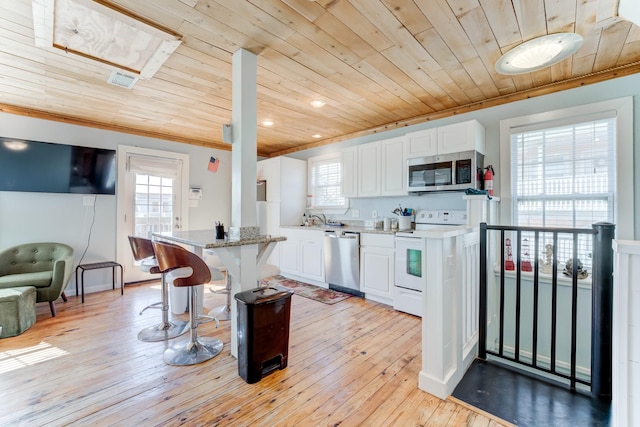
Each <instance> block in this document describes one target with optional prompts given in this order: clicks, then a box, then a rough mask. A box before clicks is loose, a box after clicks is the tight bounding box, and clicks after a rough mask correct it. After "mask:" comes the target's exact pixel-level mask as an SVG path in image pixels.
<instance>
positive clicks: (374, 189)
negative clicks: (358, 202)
mask: <svg viewBox="0 0 640 427" xmlns="http://www.w3.org/2000/svg"><path fill="white" fill-rule="evenodd" d="M380 176H381V173H380V143H379V142H372V143H369V144H363V145H359V146H358V197H376V196H379V195H380Z"/></svg>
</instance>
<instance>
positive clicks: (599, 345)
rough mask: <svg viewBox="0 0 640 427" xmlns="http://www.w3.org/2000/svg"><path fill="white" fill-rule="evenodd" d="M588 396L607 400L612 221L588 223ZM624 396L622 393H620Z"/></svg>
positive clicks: (609, 397) (610, 329) (608, 389)
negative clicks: (590, 248)
mask: <svg viewBox="0 0 640 427" xmlns="http://www.w3.org/2000/svg"><path fill="white" fill-rule="evenodd" d="M592 227H593V229H594V230H595V231H596V233H595V234H594V236H593V273H592V285H591V286H592V294H591V295H592V296H591V303H592V310H593V311H592V315H591V396H592V397H597V398H599V399H602V400H608V401H611V377H612V356H611V345H612V335H613V326H612V321H613V247H612V244H613V239H614V237H615V228H616V226H615V225H614V224H611V223H608V222H599V223H597V224H593V225H592ZM623 398H624V396H623Z"/></svg>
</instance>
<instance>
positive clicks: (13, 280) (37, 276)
mask: <svg viewBox="0 0 640 427" xmlns="http://www.w3.org/2000/svg"><path fill="white" fill-rule="evenodd" d="M52 276H53V271H40V272H37V273H22V274H8V275H6V276H0V289H6V288H16V287H19V286H33V287H35V288H48V287H49V286H51V278H52Z"/></svg>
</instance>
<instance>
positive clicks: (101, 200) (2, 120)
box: [0, 113, 231, 294]
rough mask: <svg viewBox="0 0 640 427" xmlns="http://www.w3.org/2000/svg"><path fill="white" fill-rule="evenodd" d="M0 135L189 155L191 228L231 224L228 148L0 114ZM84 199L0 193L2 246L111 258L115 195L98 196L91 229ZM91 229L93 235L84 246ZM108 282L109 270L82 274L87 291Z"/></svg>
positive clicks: (89, 210)
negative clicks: (58, 245)
mask: <svg viewBox="0 0 640 427" xmlns="http://www.w3.org/2000/svg"><path fill="white" fill-rule="evenodd" d="M0 133H1V136H3V137H9V138H21V139H30V140H35V141H44V142H53V143H61V144H70V145H80V146H88V147H99V148H107V149H114V150H115V149H117V147H118V145H120V144H123V145H131V146H138V147H144V148H154V149H159V150H166V151H173V152H178V153H185V154H188V155H189V158H190V160H189V162H190V172H189V185H193V186H199V187H201V188H202V193H203V197H202V200H199V201H198V202H197V204H198V206H194V207H191V208H190V209H189V227H190V228H193V229H197V228H210V227H213V224H214V221H216V220H221V221H223V222H224V223H225V224H230V223H231V152H230V151H223V150H217V149H207V148H203V147H197V146H193V145H187V144H180V143H176V142H171V141H165V140H161V139H155V138H145V137H141V136H135V135H129V134H124V133H119V132H112V131H105V130H100V129H94V128H87V127H82V126H75V125H69V124H65V123H59V122H51V121H47V120H40V119H32V118H28V117H24V116H17V115H12V114H4V113H0ZM211 156H215V157H217V158H220V166H219V168H218V171H217V172H216V173H213V172H210V171H208V170H207V164H208V162H209V158H210V157H211ZM84 197H86V195H80V194H51V193H22V192H10V191H5V192H2V191H0V248H6V247H9V246H13V245H17V244H20V243H26V242H36V241H56V242H63V243H67V244H69V245H71V246H72V247H73V248H74V250H75V252H76V264H77V263H78V262H79V260H80V257H81V256H82V254H83V252H84V251H85V249H86V254H85V255H84V259H83V261H82V262H83V263H86V262H97V261H104V260H115V257H116V199H117V196H109V195H99V196H97V199H96V215H95V222H94V224H93V227H91V223H92V219H93V208H92V207H87V206H83V198H84ZM90 197H93V196H90ZM89 230H91V239H90V244H89V245H88V246H87V243H88V241H89ZM107 283H108V284H109V286H110V283H111V273H110V271H109V270H99V271H95V272H90V273H86V274H85V290H86V288H88V289H89V290H91V288H94V289H99V288H104V285H105V284H107ZM71 288H73V290H75V279H74V278H72V279H71V282H70V283H69V286H68V289H71ZM69 293H70V294H73V293H74V292H73V291H71V292H69Z"/></svg>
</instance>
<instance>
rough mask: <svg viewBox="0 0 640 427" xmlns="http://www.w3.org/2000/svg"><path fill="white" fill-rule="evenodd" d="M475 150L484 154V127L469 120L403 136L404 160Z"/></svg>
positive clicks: (475, 121)
mask: <svg viewBox="0 0 640 427" xmlns="http://www.w3.org/2000/svg"><path fill="white" fill-rule="evenodd" d="M471 150H476V151H479V152H480V153H482V154H484V151H485V141H484V127H483V126H482V125H481V124H480V123H479V122H478V121H477V120H469V121H466V122H461V123H454V124H452V125H447V126H440V127H438V128H432V129H425V130H421V131H417V132H410V133H407V134H406V135H405V159H412V158H414V157H427V156H435V155H438V154H450V153H458V152H461V151H471Z"/></svg>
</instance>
